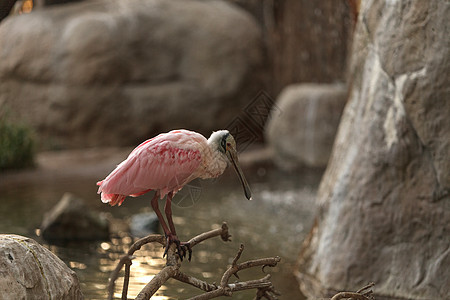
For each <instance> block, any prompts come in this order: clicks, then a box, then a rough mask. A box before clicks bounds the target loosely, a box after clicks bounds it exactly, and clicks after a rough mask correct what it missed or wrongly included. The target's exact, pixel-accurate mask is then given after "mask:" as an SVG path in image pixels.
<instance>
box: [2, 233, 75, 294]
mask: <svg viewBox="0 0 450 300" xmlns="http://www.w3.org/2000/svg"><path fill="white" fill-rule="evenodd" d="M0 298H1V299H3V300H17V299H61V300H65V299H67V300H69V299H70V300H72V299H74V300H76V299H83V294H82V293H81V289H80V283H79V281H78V277H77V275H76V274H75V272H74V271H72V270H71V269H69V268H68V267H67V266H66V265H65V264H64V262H63V261H62V260H60V259H59V258H58V257H57V256H56V255H54V254H53V253H51V252H50V251H49V250H47V249H46V248H44V247H42V246H41V245H39V244H38V243H37V242H36V241H34V240H33V239H30V238H27V237H23V236H19V235H12V234H0Z"/></svg>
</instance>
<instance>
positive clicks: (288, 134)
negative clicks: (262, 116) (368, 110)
mask: <svg viewBox="0 0 450 300" xmlns="http://www.w3.org/2000/svg"><path fill="white" fill-rule="evenodd" d="M346 100H347V89H346V87H345V85H343V84H296V85H290V86H288V87H286V88H285V89H284V90H283V91H282V92H281V94H280V96H279V97H278V99H277V102H276V108H275V109H274V110H273V111H272V115H271V117H270V118H269V122H268V124H267V128H266V137H267V141H268V144H269V146H270V148H272V150H273V153H274V155H275V157H274V158H275V161H276V163H277V165H278V166H280V167H281V168H283V169H286V170H290V169H295V168H299V167H301V166H305V165H306V166H309V167H319V168H324V167H326V165H327V162H328V158H329V157H330V153H331V149H332V147H333V141H334V138H335V135H336V131H337V127H338V125H339V120H340V116H341V113H342V110H343V109H344V106H345V103H346Z"/></svg>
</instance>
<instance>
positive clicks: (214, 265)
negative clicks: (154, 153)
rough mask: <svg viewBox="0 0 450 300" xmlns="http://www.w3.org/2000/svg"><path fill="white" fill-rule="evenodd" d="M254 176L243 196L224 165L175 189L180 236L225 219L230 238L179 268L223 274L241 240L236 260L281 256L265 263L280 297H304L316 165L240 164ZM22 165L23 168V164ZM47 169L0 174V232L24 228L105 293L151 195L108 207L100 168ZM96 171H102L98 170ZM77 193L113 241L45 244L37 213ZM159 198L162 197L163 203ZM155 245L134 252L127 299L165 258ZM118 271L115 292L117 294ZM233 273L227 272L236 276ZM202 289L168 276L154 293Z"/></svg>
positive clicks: (89, 293) (88, 292)
mask: <svg viewBox="0 0 450 300" xmlns="http://www.w3.org/2000/svg"><path fill="white" fill-rule="evenodd" d="M244 172H245V173H246V174H247V176H248V179H249V181H250V183H251V187H252V190H253V194H254V197H253V199H254V200H253V201H248V200H246V199H245V197H244V194H243V191H242V187H241V186H240V183H239V181H238V179H237V177H236V176H235V174H234V173H233V172H232V170H228V171H227V172H226V174H224V176H223V177H221V178H220V179H219V180H215V181H196V182H193V183H192V184H191V186H190V187H188V188H185V189H184V190H183V192H180V194H179V195H177V197H176V198H174V203H178V204H177V205H175V206H174V207H173V214H174V222H175V226H176V227H177V232H178V236H179V237H180V239H181V240H188V239H189V238H191V237H193V236H194V235H197V234H199V233H201V232H205V231H208V230H211V229H214V228H217V227H219V226H220V225H221V224H222V222H223V221H226V222H227V223H228V227H229V230H230V234H231V235H232V241H231V242H226V243H225V242H223V241H222V240H221V239H220V238H214V239H210V240H207V241H205V242H203V243H202V244H200V245H197V246H196V247H195V248H194V252H193V259H192V261H191V262H183V265H182V267H181V270H182V271H183V272H185V273H187V274H191V275H193V276H196V277H198V278H200V279H203V280H205V281H207V282H209V283H212V282H216V283H218V282H220V278H221V276H222V274H223V272H224V271H225V270H226V268H227V266H228V265H229V264H230V263H231V260H232V259H233V257H234V256H235V255H236V252H237V250H238V249H239V245H240V244H241V243H243V244H244V246H245V250H244V253H243V255H242V257H241V259H240V262H243V261H245V260H249V259H254V258H261V257H271V256H277V255H278V256H280V257H281V259H282V261H281V262H280V263H279V264H278V265H277V266H276V267H275V268H265V272H266V273H270V274H272V282H273V283H274V286H275V288H276V289H277V290H278V291H279V292H280V293H281V294H282V299H302V295H301V294H300V292H299V290H298V284H297V282H296V280H295V278H294V277H293V275H292V271H293V269H294V265H295V261H296V258H297V256H298V253H299V248H300V246H301V242H302V240H303V239H304V237H305V236H306V234H307V233H308V230H309V228H310V226H311V224H312V220H313V216H314V211H315V205H314V195H315V193H316V189H317V185H318V182H319V180H320V174H319V173H317V172H307V173H306V174H305V173H303V174H302V175H292V174H290V175H288V174H283V173H280V172H278V171H276V170H273V169H267V168H258V169H254V170H251V169H247V170H244ZM25 173H26V172H25ZM75 173H76V175H74V170H73V169H71V171H70V172H69V171H67V170H65V171H64V170H60V171H57V169H52V170H51V171H48V172H46V173H45V175H43V174H39V172H38V173H37V174H34V175H33V171H32V172H31V174H30V172H28V173H26V174H24V175H23V176H22V174H21V173H18V174H13V175H12V176H11V175H8V174H7V175H6V176H5V175H4V174H2V175H0V181H1V180H3V181H5V180H7V179H10V178H11V177H13V178H15V180H12V181H11V180H9V181H8V184H1V182H0V189H1V193H0V202H1V203H2V205H1V206H0V233H14V234H19V235H24V236H28V237H31V238H34V239H36V240H37V241H39V242H40V243H41V244H44V245H45V246H46V247H48V248H49V249H50V250H51V251H52V252H54V253H55V254H57V255H58V256H59V257H60V258H61V259H62V260H63V261H64V262H65V263H66V264H67V265H68V266H69V267H71V268H72V269H73V270H75V271H76V273H77V275H78V277H79V279H80V282H81V286H82V290H83V294H84V295H85V298H86V299H105V298H106V293H107V292H106V287H107V284H108V277H109V275H110V272H111V271H112V270H113V269H114V268H115V266H116V263H117V261H118V259H119V258H120V256H121V255H122V254H124V252H125V251H127V250H128V248H129V246H130V245H131V243H132V242H133V238H132V237H131V236H130V235H129V233H128V230H127V226H126V224H127V222H128V221H129V218H130V216H131V215H132V214H135V213H140V212H144V211H151V208H150V205H149V204H150V199H151V197H152V195H151V194H150V195H144V196H141V197H138V198H128V199H127V200H126V201H125V202H124V204H123V205H122V206H121V207H110V206H108V205H105V204H103V203H101V202H100V200H99V196H98V195H97V194H96V187H95V185H94V183H95V182H96V180H97V179H99V178H100V177H102V176H104V175H106V173H105V172H104V170H103V169H101V168H99V169H98V170H97V171H95V172H88V173H87V174H81V173H80V172H75ZM98 173H101V174H103V175H99V174H98ZM67 191H69V192H72V193H74V194H76V195H77V196H80V197H82V198H83V199H84V200H85V201H86V203H88V205H89V207H90V208H91V209H96V210H99V211H103V212H106V213H109V214H110V217H111V218H112V219H113V220H114V221H113V233H112V238H111V240H110V241H104V242H97V243H88V244H77V245H70V246H66V247H60V246H54V245H48V244H46V243H45V241H43V240H42V239H41V238H40V237H39V236H38V235H37V233H39V231H38V230H37V228H39V225H40V223H41V221H42V216H43V215H44V214H45V212H46V211H48V210H50V209H51V208H52V207H53V206H54V205H55V204H56V203H57V202H58V201H59V199H60V198H61V196H62V195H63V194H64V193H65V192H67ZM162 205H163V201H161V206H162ZM162 254H163V249H162V247H161V246H160V245H147V246H145V247H144V248H143V249H142V250H140V251H138V252H136V256H137V257H136V259H135V260H133V265H132V267H131V275H132V277H131V279H130V287H129V294H128V297H129V299H134V297H135V296H136V295H137V294H138V293H139V291H140V290H141V289H142V288H143V287H144V286H145V284H146V283H148V282H149V281H150V280H151V278H152V276H153V275H154V274H156V273H157V272H158V271H159V270H160V269H161V268H162V267H163V266H164V264H165V261H164V260H163V259H162ZM239 275H240V278H241V280H250V279H257V278H262V277H264V276H265V275H266V274H264V273H263V272H262V271H261V269H260V268H254V269H250V270H246V271H243V272H241V273H240V274H239ZM122 280H123V278H122V277H121V278H119V280H118V285H117V287H116V294H115V296H116V297H117V298H120V297H121V288H120V287H121V283H122V282H123V281H122ZM234 280H235V279H232V281H230V282H233V281H234ZM199 293H201V291H200V290H197V289H196V288H193V287H191V286H188V285H186V284H181V283H179V282H177V281H175V280H169V281H168V282H167V284H165V285H164V286H163V287H162V288H161V289H160V290H159V291H158V292H157V294H156V295H155V297H154V298H152V299H184V298H188V297H192V296H194V295H198V294H199ZM254 295H255V291H254V290H251V291H245V292H239V293H235V294H234V295H233V298H234V299H249V298H250V299H251V298H253V297H254Z"/></svg>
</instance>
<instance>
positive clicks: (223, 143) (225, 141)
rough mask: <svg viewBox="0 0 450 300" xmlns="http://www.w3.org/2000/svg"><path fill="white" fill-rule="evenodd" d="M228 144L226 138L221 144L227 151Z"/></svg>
mask: <svg viewBox="0 0 450 300" xmlns="http://www.w3.org/2000/svg"><path fill="white" fill-rule="evenodd" d="M226 144H227V140H226V139H222V142H221V143H220V146H221V147H222V149H223V152H225V151H227V147H226Z"/></svg>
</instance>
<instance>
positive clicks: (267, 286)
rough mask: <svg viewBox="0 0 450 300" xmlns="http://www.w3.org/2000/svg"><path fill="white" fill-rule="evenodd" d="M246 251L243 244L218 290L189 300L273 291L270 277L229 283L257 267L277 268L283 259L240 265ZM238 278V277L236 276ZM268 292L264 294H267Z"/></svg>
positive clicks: (204, 299) (271, 258) (272, 258)
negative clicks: (237, 292) (244, 292)
mask: <svg viewBox="0 0 450 300" xmlns="http://www.w3.org/2000/svg"><path fill="white" fill-rule="evenodd" d="M243 251H244V245H242V244H241V246H240V247H239V250H238V253H237V254H236V256H235V258H234V259H233V262H232V264H231V266H230V267H229V268H228V269H227V270H226V271H225V273H224V274H223V276H222V279H221V280H220V286H219V287H217V289H215V290H212V291H210V292H207V293H204V294H201V295H198V296H195V297H192V298H190V299H189V300H206V299H212V298H216V297H220V296H231V295H232V294H233V292H235V291H242V290H248V289H258V292H260V291H269V290H273V285H272V283H271V282H270V281H269V279H270V275H267V276H265V277H263V278H261V279H257V280H249V281H244V282H236V283H228V281H229V279H230V277H231V276H232V275H236V274H237V272H239V271H241V270H244V269H248V268H252V267H257V266H276V265H277V263H278V262H280V260H281V258H280V257H278V256H275V257H268V258H260V259H254V260H249V261H246V262H243V263H240V264H238V263H237V261H238V260H239V258H240V257H241V254H242V252H243ZM236 277H237V275H236ZM238 278H239V277H238ZM265 293H266V292H264V294H265ZM268 299H276V297H275V298H268Z"/></svg>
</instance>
